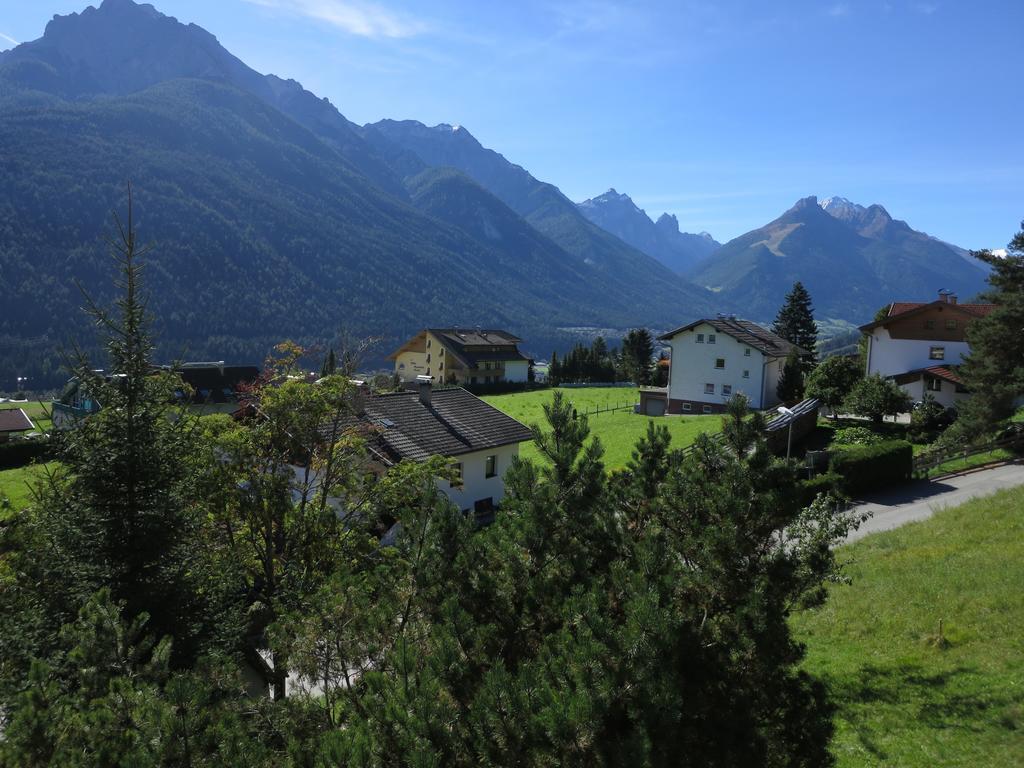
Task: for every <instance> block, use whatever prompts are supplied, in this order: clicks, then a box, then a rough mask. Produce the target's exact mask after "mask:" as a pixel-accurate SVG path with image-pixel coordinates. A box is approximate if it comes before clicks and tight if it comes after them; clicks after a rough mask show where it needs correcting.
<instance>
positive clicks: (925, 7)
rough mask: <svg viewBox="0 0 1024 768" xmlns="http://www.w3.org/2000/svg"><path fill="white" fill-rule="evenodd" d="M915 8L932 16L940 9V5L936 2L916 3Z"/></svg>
mask: <svg viewBox="0 0 1024 768" xmlns="http://www.w3.org/2000/svg"><path fill="white" fill-rule="evenodd" d="M914 10H915V11H917V12H918V13H923V14H924V15H925V16H931V15H932V14H933V13H935V12H936V11H937V10H939V6H938V5H936V4H935V3H914Z"/></svg>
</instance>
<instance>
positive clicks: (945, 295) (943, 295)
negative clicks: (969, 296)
mask: <svg viewBox="0 0 1024 768" xmlns="http://www.w3.org/2000/svg"><path fill="white" fill-rule="evenodd" d="M950 293H952V291H947V290H946V289H945V288H939V301H941V302H942V303H943V304H949V294H950Z"/></svg>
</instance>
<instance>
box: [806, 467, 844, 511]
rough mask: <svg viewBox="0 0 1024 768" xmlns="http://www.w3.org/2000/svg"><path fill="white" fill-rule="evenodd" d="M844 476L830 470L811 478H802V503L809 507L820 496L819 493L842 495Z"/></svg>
mask: <svg viewBox="0 0 1024 768" xmlns="http://www.w3.org/2000/svg"><path fill="white" fill-rule="evenodd" d="M842 484H843V478H842V476H841V475H838V474H836V473H835V472H832V471H829V472H825V473H824V474H821V475H818V476H817V477H812V478H811V479H810V480H801V481H800V483H799V487H800V503H801V504H802V505H803V506H805V507H807V506H810V505H811V503H812V502H813V501H814V500H815V499H816V498H818V494H821V493H831V494H832V495H833V496H841V495H842V491H841V490H840V489H841V488H842Z"/></svg>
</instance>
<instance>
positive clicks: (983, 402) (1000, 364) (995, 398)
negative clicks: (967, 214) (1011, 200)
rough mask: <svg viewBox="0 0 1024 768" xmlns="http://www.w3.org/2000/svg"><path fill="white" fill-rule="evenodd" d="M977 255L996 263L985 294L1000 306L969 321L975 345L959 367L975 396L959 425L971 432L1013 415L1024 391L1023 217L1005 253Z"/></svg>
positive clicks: (969, 333) (971, 434) (992, 264)
mask: <svg viewBox="0 0 1024 768" xmlns="http://www.w3.org/2000/svg"><path fill="white" fill-rule="evenodd" d="M974 256H975V257H977V258H978V259H981V260H982V261H984V262H985V263H987V264H988V265H989V266H990V267H991V268H992V271H991V273H990V274H989V278H988V282H989V285H990V286H991V288H990V290H989V291H988V292H987V293H985V294H983V295H982V297H983V298H984V299H985V300H986V301H990V302H992V303H993V304H995V305H996V307H995V309H994V310H993V311H992V312H991V313H989V314H988V315H986V316H985V317H981V318H978V319H977V320H975V321H973V322H972V323H971V324H970V325H969V326H967V340H968V341H969V342H970V345H971V351H970V354H969V355H968V356H967V357H966V358H965V360H964V364H963V366H962V367H961V369H960V372H961V375H962V376H963V379H964V383H965V384H966V385H967V387H968V388H969V389H970V390H971V396H970V398H969V400H968V401H967V403H966V404H965V406H964V407H963V408H962V409H961V421H962V422H963V423H962V424H961V425H959V426H958V430H957V431H958V432H961V433H964V434H965V435H966V436H969V437H975V436H978V435H981V434H984V433H985V432H986V431H988V430H991V428H992V427H993V426H995V425H996V424H997V423H998V422H999V421H1001V420H1002V419H1005V418H1007V417H1008V416H1010V415H1011V414H1012V413H1013V404H1014V401H1015V400H1016V399H1017V398H1018V397H1020V396H1021V395H1022V394H1024V222H1021V231H1020V232H1018V233H1017V234H1016V235H1015V236H1014V238H1013V240H1012V241H1010V244H1009V247H1008V248H1007V254H1006V256H1005V257H1000V256H996V255H995V254H992V253H990V252H989V251H979V252H976V253H974Z"/></svg>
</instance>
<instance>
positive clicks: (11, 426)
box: [0, 408, 35, 432]
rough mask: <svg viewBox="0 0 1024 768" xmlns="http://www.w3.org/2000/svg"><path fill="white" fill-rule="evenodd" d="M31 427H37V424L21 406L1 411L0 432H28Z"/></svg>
mask: <svg viewBox="0 0 1024 768" xmlns="http://www.w3.org/2000/svg"><path fill="white" fill-rule="evenodd" d="M30 429H35V424H33V423H32V419H30V418H29V417H28V415H27V414H26V413H25V411H23V410H22V409H21V408H5V409H4V410H2V411H0V432H27V431H28V430H30Z"/></svg>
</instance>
